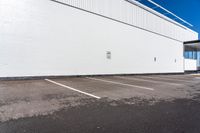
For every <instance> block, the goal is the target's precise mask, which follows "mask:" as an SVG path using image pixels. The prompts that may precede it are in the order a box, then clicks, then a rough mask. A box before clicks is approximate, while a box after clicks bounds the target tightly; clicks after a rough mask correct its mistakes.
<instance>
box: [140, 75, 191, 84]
mask: <svg viewBox="0 0 200 133" xmlns="http://www.w3.org/2000/svg"><path fill="white" fill-rule="evenodd" d="M143 77H144V78H150V79H153V78H154V79H163V80H171V81H181V82H187V83H193V82H190V81H187V80H180V79H172V78H162V77H150V76H148V77H147V76H143Z"/></svg>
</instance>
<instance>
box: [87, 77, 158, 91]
mask: <svg viewBox="0 0 200 133" xmlns="http://www.w3.org/2000/svg"><path fill="white" fill-rule="evenodd" d="M86 78H87V79H90V80H96V81H101V82H106V83H111V84H117V85H123V86H129V87H135V88H141V89H145V90H150V91H154V89H153V88H149V87H143V86H137V85H132V84H125V83H121V82H115V81H111V80H104V79H99V78H91V77H86Z"/></svg>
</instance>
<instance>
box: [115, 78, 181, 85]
mask: <svg viewBox="0 0 200 133" xmlns="http://www.w3.org/2000/svg"><path fill="white" fill-rule="evenodd" d="M117 77H118V78H122V79H129V80H137V81H145V82H150V83H162V84H170V85H176V86H177V85H178V86H180V85H182V84H176V83H169V82H162V81H153V80H146V79H139V78H132V77H131V78H129V77H121V76H117Z"/></svg>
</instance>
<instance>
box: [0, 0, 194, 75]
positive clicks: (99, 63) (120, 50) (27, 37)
mask: <svg viewBox="0 0 200 133" xmlns="http://www.w3.org/2000/svg"><path fill="white" fill-rule="evenodd" d="M95 1H96V2H95ZM107 1H108V0H104V1H100V0H99V1H97V0H94V2H92V3H89V1H88V3H84V2H86V0H85V1H81V2H82V3H80V1H79V0H71V2H72V4H74V5H77V6H83V5H84V6H85V7H87V8H88V9H92V10H94V11H98V12H100V13H102V14H103V13H105V14H106V13H107V15H111V16H112V17H116V16H117V15H118V14H115V13H114V11H115V9H114V7H117V8H118V9H121V12H119V11H118V12H117V13H119V14H120V16H121V20H123V21H125V20H126V21H129V22H134V23H135V24H138V25H140V24H141V23H140V22H139V20H138V19H139V18H140V15H142V14H143V13H144V14H143V15H144V16H145V15H146V16H147V18H145V20H146V21H144V23H142V24H141V25H140V26H144V25H146V24H147V23H150V22H149V18H151V17H150V16H148V15H147V14H148V13H145V12H143V13H139V12H140V10H139V9H138V10H137V9H136V8H130V7H129V6H131V7H132V6H134V5H131V4H128V3H124V1H121V0H119V1H118V2H119V5H115V4H114V3H112V2H114V0H111V1H109V2H110V4H111V5H112V7H113V8H112V11H113V12H108V11H109V9H110V7H107V6H108V5H107ZM116 1H117V0H116ZM101 4H103V7H104V9H102V8H101V6H99V5H101ZM120 4H121V5H120ZM126 7H129V8H127V10H125V11H124V12H122V9H124V8H126ZM129 10H131V12H132V13H133V14H135V15H136V16H132V17H130V16H129V14H128V13H131V12H129ZM135 11H136V12H135ZM124 13H125V14H127V16H126V15H124ZM139 14H140V15H139ZM156 19H157V18H153V17H152V20H154V21H156ZM160 21H161V20H160ZM164 23H165V22H164ZM156 24H159V22H157V23H156ZM154 28H155V29H156V25H154V27H153V28H152V30H153V29H154ZM0 29H1V30H0V36H1V37H0V48H1V49H0V77H15V76H48V75H90V74H131V73H137V74H139V73H172V72H183V71H184V65H183V44H182V42H179V41H176V40H173V39H169V38H167V37H164V36H160V35H157V34H154V33H151V32H148V31H145V30H141V29H139V28H136V27H133V26H130V25H126V24H123V23H119V22H116V21H113V20H110V19H108V18H104V17H101V16H98V15H95V14H91V13H88V12H85V11H82V10H79V9H75V8H72V7H69V6H65V5H61V4H58V3H54V2H52V1H48V0H20V1H17V2H16V1H15V0H9V1H8V0H0ZM157 30H159V28H157ZM163 31H164V30H163ZM185 34H188V32H186V31H185ZM191 36H192V37H191V38H193V33H192V34H191ZM107 51H111V53H112V58H111V60H109V59H107V58H106V52H107ZM155 57H156V58H157V62H154V58H155Z"/></svg>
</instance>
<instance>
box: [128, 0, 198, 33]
mask: <svg viewBox="0 0 200 133" xmlns="http://www.w3.org/2000/svg"><path fill="white" fill-rule="evenodd" d="M125 1H126V2H129V3H130V4H133V5H135V6H138V7H140V8H142V9H144V10H146V11H148V12H150V13H151V14H154V15H156V16H158V17H160V18H162V19H164V20H166V21H168V22H170V23H173V24H175V25H177V26H179V27H181V28H183V29H185V30H188V31H190V32H193V33H195V34H198V32H196V31H194V30H192V29H190V28H188V27H186V26H184V25H182V24H180V23H178V22H176V21H174V20H173V19H171V18H169V17H167V16H165V15H164V14H161V13H159V12H157V11H155V10H153V9H152V8H150V7H148V6H146V5H144V4H141V3H140V2H138V1H136V0H125Z"/></svg>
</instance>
